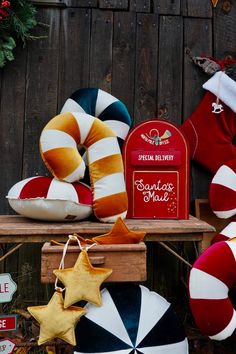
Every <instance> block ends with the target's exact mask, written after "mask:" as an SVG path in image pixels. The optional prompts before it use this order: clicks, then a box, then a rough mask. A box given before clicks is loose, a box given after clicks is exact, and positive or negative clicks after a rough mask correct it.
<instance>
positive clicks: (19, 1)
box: [0, 0, 37, 68]
mask: <svg viewBox="0 0 236 354" xmlns="http://www.w3.org/2000/svg"><path fill="white" fill-rule="evenodd" d="M36 12H37V11H36V8H35V7H34V6H33V5H32V4H31V3H30V1H29V0H0V68H2V67H3V66H4V65H5V64H6V62H7V61H12V60H14V54H13V50H14V48H15V47H16V40H17V39H20V40H21V41H22V42H23V45H24V44H25V43H26V41H27V40H28V39H35V37H34V36H32V35H31V29H32V28H34V27H35V26H36V25H37V21H36Z"/></svg>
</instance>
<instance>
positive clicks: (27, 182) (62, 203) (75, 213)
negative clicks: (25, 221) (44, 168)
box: [7, 176, 92, 221]
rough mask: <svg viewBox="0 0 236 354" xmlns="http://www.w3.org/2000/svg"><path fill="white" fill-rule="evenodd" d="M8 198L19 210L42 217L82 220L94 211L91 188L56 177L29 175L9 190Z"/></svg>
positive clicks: (32, 216)
mask: <svg viewBox="0 0 236 354" xmlns="http://www.w3.org/2000/svg"><path fill="white" fill-rule="evenodd" d="M7 199H8V201H9V204H10V206H11V207H12V208H13V209H14V210H15V211H16V212H17V213H19V214H21V215H24V216H26V217H29V218H33V219H38V220H48V221H66V220H68V221H71V220H82V219H85V218H87V217H88V216H90V215H91V213H92V191H91V189H90V187H88V186H87V185H85V184H84V183H80V182H75V183H67V182H61V181H58V180H56V179H54V178H52V177H44V176H37V177H30V178H26V179H24V180H22V181H20V182H18V183H16V184H15V185H14V186H13V187H12V188H11V189H10V190H9V192H8V195H7Z"/></svg>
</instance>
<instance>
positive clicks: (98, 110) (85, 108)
mask: <svg viewBox="0 0 236 354" xmlns="http://www.w3.org/2000/svg"><path fill="white" fill-rule="evenodd" d="M64 112H81V113H87V114H90V115H91V116H94V117H97V118H99V119H100V120H102V121H104V122H105V123H106V124H107V125H108V126H109V127H110V128H111V129H112V130H113V132H114V133H115V134H116V136H117V138H118V142H119V145H120V147H122V144H123V141H124V140H125V138H126V136H127V135H128V132H129V129H130V127H131V126H132V124H133V121H132V118H131V116H130V114H129V112H128V110H127V108H126V106H125V104H124V103H123V102H121V101H120V100H118V99H117V98H115V97H114V96H112V95H111V94H110V93H108V92H105V91H103V90H101V89H97V88H83V89H79V90H77V91H75V92H74V93H73V94H72V95H71V96H70V97H69V98H68V99H67V100H66V102H65V104H64V106H63V107H62V110H61V113H64Z"/></svg>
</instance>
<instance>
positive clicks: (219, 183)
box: [209, 159, 236, 219]
mask: <svg viewBox="0 0 236 354" xmlns="http://www.w3.org/2000/svg"><path fill="white" fill-rule="evenodd" d="M209 201H210V206H211V208H212V211H213V212H214V213H215V214H216V216H217V217H218V218H222V219H227V218H230V217H231V216H234V215H235V214H236V159H233V160H230V161H228V162H226V163H224V164H223V165H222V166H221V167H220V168H219V169H218V170H217V172H216V174H215V175H214V177H213V179H212V181H211V184H210V189H209Z"/></svg>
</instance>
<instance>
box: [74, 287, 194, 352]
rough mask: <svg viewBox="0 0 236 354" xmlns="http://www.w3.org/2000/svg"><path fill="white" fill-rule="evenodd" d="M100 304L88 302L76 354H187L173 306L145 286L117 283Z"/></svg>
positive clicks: (77, 331) (104, 290) (103, 296)
mask: <svg viewBox="0 0 236 354" xmlns="http://www.w3.org/2000/svg"><path fill="white" fill-rule="evenodd" d="M102 302H103V305H102V306H101V307H96V306H94V305H92V304H88V305H86V306H85V307H86V309H87V314H86V315H85V316H83V317H82V318H81V320H80V322H79V323H78V325H77V328H76V341H77V345H76V347H75V354H82V353H93V354H98V353H99V354H103V353H104V354H105V353H114V354H135V353H136V354H160V353H164V352H168V354H187V353H188V342H187V339H186V337H185V332H184V329H183V326H182V324H181V323H180V322H179V319H178V318H177V316H176V314H175V313H174V311H173V309H172V307H171V305H170V304H169V303H168V302H167V301H166V300H165V299H164V298H163V297H161V296H160V295H158V294H157V293H155V292H152V291H149V290H148V289H147V288H146V287H144V286H141V285H134V284H127V283H126V284H114V285H113V286H112V287H109V288H106V289H103V291H102Z"/></svg>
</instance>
